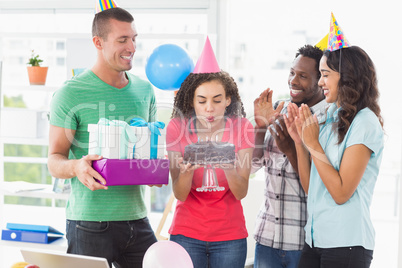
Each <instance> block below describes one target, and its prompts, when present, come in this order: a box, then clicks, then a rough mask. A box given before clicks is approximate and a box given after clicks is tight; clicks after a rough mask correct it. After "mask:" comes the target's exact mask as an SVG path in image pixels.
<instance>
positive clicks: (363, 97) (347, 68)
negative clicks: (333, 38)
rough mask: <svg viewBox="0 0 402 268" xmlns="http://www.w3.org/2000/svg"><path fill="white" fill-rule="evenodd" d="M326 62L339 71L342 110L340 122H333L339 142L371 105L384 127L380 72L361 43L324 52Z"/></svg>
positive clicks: (339, 95) (339, 94) (339, 92)
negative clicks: (378, 77)
mask: <svg viewBox="0 0 402 268" xmlns="http://www.w3.org/2000/svg"><path fill="white" fill-rule="evenodd" d="M324 56H325V57H327V65H328V67H329V68H331V69H332V70H334V71H336V72H339V73H340V79H339V82H338V102H339V106H340V107H342V109H341V110H340V111H339V112H338V115H339V119H340V120H339V122H338V124H337V125H334V131H337V132H338V143H341V142H342V141H343V139H344V138H345V135H346V133H347V131H348V129H349V127H350V124H351V123H352V121H353V119H354V118H355V116H356V114H357V113H358V112H359V111H360V110H362V109H364V108H366V107H367V108H369V109H370V110H371V111H373V112H374V113H375V115H376V116H377V117H378V120H379V121H380V124H381V126H383V124H384V120H383V118H382V116H381V109H380V106H379V104H378V99H379V97H380V93H379V90H378V81H377V74H376V70H375V67H374V63H373V62H372V60H371V59H370V57H369V56H368V54H367V53H366V52H365V51H364V50H363V49H361V48H360V47H358V46H352V47H348V48H342V49H339V50H336V51H332V52H330V51H328V50H327V51H325V52H324Z"/></svg>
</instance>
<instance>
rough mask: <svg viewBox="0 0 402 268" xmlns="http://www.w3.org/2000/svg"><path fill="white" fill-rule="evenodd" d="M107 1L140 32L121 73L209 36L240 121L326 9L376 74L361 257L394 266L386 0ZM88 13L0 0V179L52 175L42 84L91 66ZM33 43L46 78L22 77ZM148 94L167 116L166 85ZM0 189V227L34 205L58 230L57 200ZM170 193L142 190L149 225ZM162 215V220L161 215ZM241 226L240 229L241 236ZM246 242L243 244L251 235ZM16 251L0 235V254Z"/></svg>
mask: <svg viewBox="0 0 402 268" xmlns="http://www.w3.org/2000/svg"><path fill="white" fill-rule="evenodd" d="M117 3H118V4H119V6H120V7H123V8H125V9H127V10H129V11H130V12H131V13H132V14H133V16H134V18H135V23H136V26H137V31H138V33H139V36H138V39H137V40H138V42H137V51H136V54H135V56H134V67H133V69H132V70H131V72H132V73H134V74H136V75H139V76H141V77H142V78H144V79H147V77H146V75H145V65H146V62H147V57H148V56H149V55H150V54H151V53H152V51H153V50H154V49H155V48H156V47H157V46H159V45H162V44H168V43H171V44H176V45H179V46H180V47H182V48H184V49H185V50H186V51H187V52H188V54H189V55H190V57H191V58H192V59H193V61H194V64H195V62H196V60H197V59H198V56H199V55H200V53H201V50H202V48H203V45H204V42H205V39H206V37H207V36H209V38H210V40H211V43H212V47H213V49H214V51H215V54H216V57H217V59H218V63H219V65H220V67H221V68H222V69H223V70H225V71H228V72H229V73H230V74H231V75H232V76H233V77H234V79H235V80H236V82H237V84H238V86H239V89H240V95H241V98H242V101H243V104H244V106H245V109H246V112H247V117H248V118H249V119H250V121H253V101H254V99H255V98H257V97H258V95H259V94H260V92H262V91H263V90H264V89H266V88H267V87H270V88H271V89H273V90H274V99H275V100H277V99H284V98H288V96H289V94H288V92H289V90H288V86H287V77H288V74H289V68H290V65H291V63H292V61H293V59H294V57H295V53H296V50H297V49H298V48H299V47H301V46H303V45H305V44H316V43H317V42H318V41H320V40H321V38H323V37H324V36H325V35H326V34H327V33H328V31H329V22H330V15H331V12H333V13H334V15H335V17H336V19H337V21H338V23H339V25H340V26H341V28H342V29H343V31H344V34H345V36H346V38H347V39H348V40H349V41H350V43H351V44H352V45H358V46H360V47H362V48H363V49H364V50H365V51H366V52H367V53H368V54H369V55H370V57H371V58H372V60H373V61H374V63H375V65H376V68H377V73H378V78H379V89H380V93H381V99H380V104H381V108H382V112H383V117H384V120H385V125H384V128H385V131H386V143H385V150H384V158H383V162H382V167H381V171H380V172H381V174H380V176H379V178H378V182H377V186H376V190H375V195H374V198H373V204H372V218H373V222H374V224H375V227H376V231H377V238H376V241H377V242H376V243H377V244H376V250H375V252H374V260H373V265H372V267H378V268H379V267H402V260H401V259H399V260H398V255H399V256H402V248H401V246H399V244H400V243H401V242H402V238H401V236H402V234H401V233H400V230H399V225H400V224H399V222H400V220H399V218H400V216H399V215H400V211H401V198H400V193H401V183H400V178H401V176H400V174H401V155H402V144H401V140H402V133H401V132H402V119H401V116H400V115H399V113H398V111H397V107H398V105H397V103H396V102H397V101H399V97H400V96H402V94H401V93H400V90H401V87H400V86H399V85H398V84H399V83H398V79H397V77H396V76H395V75H399V74H401V73H402V67H401V64H400V62H399V61H400V59H401V57H400V55H399V53H398V52H397V51H398V50H397V49H398V45H399V44H401V43H402V38H401V36H400V34H399V33H398V32H399V31H398V30H399V27H398V28H397V25H400V18H399V15H400V11H399V10H398V9H397V1H396V0H393V1H389V0H383V1H367V0H366V1H363V0H355V1H336V2H322V1H316V0H307V1H296V0H289V1H272V0H248V1H243V0H186V1H183V0H170V1H163V0H137V1H129V0H126V1H124V0H117ZM93 16H94V1H92V0H71V1H61V0H51V1H39V0H38V1H37V0H30V1H27V0H25V1H24V0H12V1H3V0H0V61H1V72H0V77H1V78H0V80H1V82H0V92H1V94H0V95H1V111H0V115H1V121H0V131H1V133H0V134H1V136H0V137H1V140H0V145H1V146H0V182H11V181H24V182H30V183H37V184H41V185H42V184H43V185H49V186H53V185H54V183H55V178H52V177H51V176H50V175H49V173H48V171H47V167H46V156H47V136H48V133H47V132H48V125H47V112H48V107H49V102H50V100H51V97H52V94H53V92H54V91H55V90H57V88H58V87H60V86H61V85H62V84H63V82H64V81H65V80H67V79H70V78H71V77H72V75H73V73H72V70H73V69H76V68H91V67H92V65H93V64H94V62H95V57H96V51H95V49H94V47H93V44H92V39H91V32H90V31H91V25H92V19H93ZM387 49H388V50H387ZM32 50H34V51H35V53H36V54H39V55H40V58H42V59H43V60H44V62H43V64H42V65H43V66H48V67H49V70H48V76H47V82H46V85H45V86H29V81H28V75H27V71H26V66H27V64H26V63H27V61H28V58H29V57H30V55H31V51H32ZM395 84H396V85H397V86H395ZM155 93H156V96H157V102H158V119H159V120H160V121H164V122H166V123H167V122H168V121H169V119H170V114H171V111H172V105H173V98H174V93H173V91H164V90H160V89H158V88H155ZM263 176H264V174H263V172H258V173H257V174H256V175H253V177H252V180H256V181H257V180H260V181H262V180H263ZM1 193H2V194H1V200H0V224H1V227H2V229H4V227H5V223H6V222H10V221H12V220H17V219H24V215H31V214H29V213H33V214H32V215H34V216H32V218H35V220H34V221H36V222H41V221H48V222H52V224H54V225H56V227H58V228H59V229H60V230H61V231H64V218H63V217H64V214H63V213H64V206H65V202H66V201H65V200H64V199H63V198H52V197H30V196H21V195H12V194H7V193H4V192H1ZM170 195H171V189H170V185H169V186H165V187H162V188H160V189H153V188H150V189H148V193H147V198H148V206H149V211H150V213H151V216H150V217H151V219H153V218H155V220H154V224H155V225H157V224H158V220H159V218H160V215H161V213H162V212H163V210H164V208H165V205H166V202H167V200H168V199H169V196H170ZM250 195H251V196H252V194H249V196H250ZM261 198H262V196H261ZM256 200H257V201H259V200H260V198H257V199H256ZM257 201H256V203H257V204H258V202H257ZM36 208H39V209H40V210H43V209H45V211H47V210H49V211H51V212H50V214H52V213H54V214H52V215H60V216H58V217H57V218H55V217H49V218H48V219H46V218H43V217H42V216H41V217H35V215H38V213H39V212H38V213H36V212H33V211H35V209H36ZM27 211H29V212H27ZM255 216H256V215H254V217H255ZM250 217H253V215H251V216H250ZM169 219H170V218H168V222H167V223H166V224H165V225H166V226H169V225H170V224H169ZM251 221H252V220H250V222H251ZM250 226H252V224H250ZM252 232H253V230H252V227H250V230H249V234H252ZM249 241H250V243H252V238H251V239H249ZM15 251H16V249H15V248H12V247H9V246H8V245H2V244H0V254H1V252H3V253H4V252H15ZM398 253H399V254H398ZM10 254H11V253H10ZM250 254H251V255H252V253H250ZM3 256H4V255H3ZM7 256H9V255H7ZM399 258H400V257H399ZM1 259H3V262H4V261H7V260H6V259H9V258H1V256H0V260H1ZM8 261H9V262H10V261H12V260H8ZM9 262H5V263H3V264H2V263H1V261H0V267H8V266H7V265H8V263H9ZM398 264H399V266H398ZM1 265H3V266H1Z"/></svg>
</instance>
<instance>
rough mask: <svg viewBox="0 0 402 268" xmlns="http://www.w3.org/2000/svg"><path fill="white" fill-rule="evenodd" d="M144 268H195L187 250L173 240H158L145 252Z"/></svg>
mask: <svg viewBox="0 0 402 268" xmlns="http://www.w3.org/2000/svg"><path fill="white" fill-rule="evenodd" d="M142 266H143V267H144V268H178V267H180V268H194V266H193V262H192V261H191V258H190V255H188V253H187V251H186V250H185V249H184V248H183V247H182V246H180V245H179V244H177V243H176V242H173V241H158V242H156V243H154V244H153V245H152V246H150V247H149V248H148V250H147V252H145V255H144V260H143V261H142Z"/></svg>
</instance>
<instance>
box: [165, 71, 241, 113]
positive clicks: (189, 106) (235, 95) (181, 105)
mask: <svg viewBox="0 0 402 268" xmlns="http://www.w3.org/2000/svg"><path fill="white" fill-rule="evenodd" d="M210 81H218V82H220V83H221V84H222V85H223V87H224V88H225V95H226V97H230V99H231V102H230V104H229V106H228V107H226V110H225V115H224V116H225V117H246V113H245V112H244V107H243V103H242V101H241V99H240V95H239V89H238V88H237V84H236V82H235V81H234V79H233V78H232V77H231V76H230V75H229V74H228V73H227V72H225V71H221V72H219V73H190V74H189V75H188V76H187V77H186V79H185V80H184V81H183V83H182V84H181V86H180V89H179V91H178V92H177V94H176V97H175V99H174V107H173V113H172V118H177V117H184V118H187V119H191V118H193V117H194V116H195V112H194V107H193V101H194V92H195V90H196V89H197V88H198V87H199V86H200V85H201V84H203V83H205V82H210Z"/></svg>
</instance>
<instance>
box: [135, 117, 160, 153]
mask: <svg viewBox="0 0 402 268" xmlns="http://www.w3.org/2000/svg"><path fill="white" fill-rule="evenodd" d="M130 126H132V127H148V128H149V131H151V141H150V144H151V148H150V150H151V151H150V159H156V158H158V136H161V132H160V130H159V129H163V128H164V127H165V123H163V122H160V121H155V122H147V121H145V120H144V119H142V118H138V117H134V118H133V119H131V120H130ZM134 150H135V146H134Z"/></svg>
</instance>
